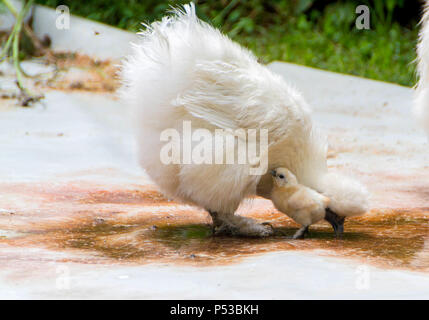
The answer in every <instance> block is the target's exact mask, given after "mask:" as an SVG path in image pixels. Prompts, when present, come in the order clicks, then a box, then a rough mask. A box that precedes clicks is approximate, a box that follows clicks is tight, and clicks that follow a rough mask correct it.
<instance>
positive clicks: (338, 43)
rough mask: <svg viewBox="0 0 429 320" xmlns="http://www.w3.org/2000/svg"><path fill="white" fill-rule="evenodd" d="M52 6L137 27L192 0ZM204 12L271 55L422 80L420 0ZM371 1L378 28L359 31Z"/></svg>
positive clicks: (52, 0) (247, 3)
mask: <svg viewBox="0 0 429 320" xmlns="http://www.w3.org/2000/svg"><path fill="white" fill-rule="evenodd" d="M36 2H38V3H41V4H45V5H48V6H51V7H56V6H57V5H60V4H65V5H67V6H69V8H70V11H71V13H73V14H77V15H81V16H84V17H87V18H89V19H94V20H98V21H102V22H104V23H108V24H111V25H115V26H118V27H120V28H124V29H128V30H132V31H136V30H138V29H139V28H140V26H141V25H140V22H142V21H144V22H150V21H153V20H156V19H159V18H160V17H162V16H163V15H164V14H165V12H166V11H168V10H170V8H171V6H172V5H173V6H174V5H177V4H183V3H187V2H189V1H166V0H130V1H120V0H87V1H86V2H80V1H73V0H63V1H57V0H37V1H36ZM194 2H196V4H197V11H198V12H197V13H198V15H199V17H200V18H202V19H203V20H206V21H208V22H210V23H211V24H213V25H214V26H216V27H218V28H221V29H222V31H223V32H225V33H227V34H228V35H229V36H230V37H231V38H233V39H234V40H236V41H238V42H240V43H241V44H243V45H245V46H247V47H249V48H250V49H252V50H253V51H254V52H255V53H256V54H257V55H258V56H260V57H261V58H262V59H263V60H264V61H265V62H269V61H273V60H284V61H290V62H294V63H299V64H304V65H308V66H314V67H318V68H322V69H328V70H332V71H337V72H342V73H350V74H355V75H359V76H364V77H368V78H373V79H378V80H384V81H391V82H397V83H399V84H403V85H409V86H411V85H413V84H414V83H415V71H414V70H415V67H414V64H413V63H412V62H413V61H414V59H415V49H414V48H415V45H416V41H417V21H418V20H419V15H420V6H421V1H417V0H414V1H412V0H407V1H406V3H405V0H384V1H381V0H348V1H322V0H319V1H315V0H229V1H226V0H219V1H194ZM360 4H366V5H368V6H369V8H370V12H371V29H370V30H357V29H356V28H355V19H356V17H357V14H356V13H355V9H356V7H357V6H358V5H360Z"/></svg>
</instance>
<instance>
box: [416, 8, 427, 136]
mask: <svg viewBox="0 0 429 320" xmlns="http://www.w3.org/2000/svg"><path fill="white" fill-rule="evenodd" d="M417 61H418V65H417V72H418V75H419V82H418V84H417V87H416V94H415V100H414V113H415V116H416V118H417V120H418V121H419V122H420V124H421V125H422V126H423V127H424V128H425V130H426V133H427V134H428V136H429V1H426V2H425V8H424V14H423V18H422V28H421V30H420V41H419V43H418V45H417Z"/></svg>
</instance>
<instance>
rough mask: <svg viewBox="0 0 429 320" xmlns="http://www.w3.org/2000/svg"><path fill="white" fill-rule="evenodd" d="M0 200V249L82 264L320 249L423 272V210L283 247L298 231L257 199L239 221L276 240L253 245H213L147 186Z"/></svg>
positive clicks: (85, 188)
mask: <svg viewBox="0 0 429 320" xmlns="http://www.w3.org/2000/svg"><path fill="white" fill-rule="evenodd" d="M0 192H2V195H3V196H5V197H3V199H15V201H14V204H15V205H12V203H5V201H4V200H3V201H1V202H0V206H1V207H2V208H4V207H5V206H6V205H8V208H6V209H7V210H6V209H4V210H3V212H0V229H3V230H13V231H14V232H16V233H17V234H18V236H15V237H0V244H7V245H10V246H15V247H43V248H48V249H51V250H58V251H61V252H76V251H77V252H79V253H82V254H83V255H84V257H85V261H86V262H87V263H103V262H105V261H108V262H117V263H137V264H141V263H148V262H171V263H176V264H177V263H186V264H197V265H209V264H225V263H231V262H235V261H238V260H239V259H240V258H242V257H246V256H251V255H255V254H261V253H264V252H272V251H279V250H317V249H321V250H326V253H327V254H329V255H336V256H340V257H350V258H354V259H359V260H362V261H365V263H374V264H376V265H382V266H386V267H395V268H406V269H413V270H419V271H429V257H428V255H429V253H428V250H429V229H428V228H429V208H420V209H414V210H410V209H401V208H396V209H379V210H373V211H372V212H371V213H369V214H368V215H366V216H364V217H359V218H353V219H349V220H347V222H346V225H345V228H346V233H345V235H344V238H343V239H342V240H336V239H335V238H334V234H333V232H332V230H331V227H330V226H329V225H327V224H326V223H320V224H317V225H314V226H312V228H311V235H310V237H309V238H308V239H306V240H302V241H299V240H291V239H289V237H290V236H291V235H293V233H294V232H295V231H296V229H297V227H298V226H297V225H296V224H295V223H294V222H293V221H292V220H290V219H289V218H287V217H286V216H284V215H283V214H281V213H279V212H277V211H276V210H275V209H274V208H273V207H272V205H271V203H270V202H269V201H266V200H262V199H256V200H254V201H253V205H252V206H250V205H248V206H245V207H244V208H242V209H241V211H240V213H241V214H243V215H246V216H249V217H253V218H255V219H257V220H259V221H261V222H262V221H267V222H270V223H272V225H273V226H274V227H275V229H276V235H275V236H274V237H270V238H266V239H252V238H231V237H213V236H212V233H211V225H210V223H211V220H210V218H209V216H208V214H207V213H206V212H205V211H204V210H201V209H198V208H195V207H191V206H186V205H182V204H178V203H175V202H172V201H168V200H167V199H166V198H164V197H163V196H162V195H161V194H160V193H159V192H158V191H157V189H156V187H154V186H135V188H128V189H126V188H118V187H107V188H106V187H102V186H100V185H96V184H84V183H74V184H69V185H56V184H53V185H43V186H42V185H37V184H36V185H31V184H26V185H2V186H0ZM21 201H23V202H21ZM19 203H21V206H20V205H18V204H19ZM29 204H31V205H29Z"/></svg>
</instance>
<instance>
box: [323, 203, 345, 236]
mask: <svg viewBox="0 0 429 320" xmlns="http://www.w3.org/2000/svg"><path fill="white" fill-rule="evenodd" d="M325 220H326V221H328V222H329V223H330V224H331V226H332V228H334V231H335V236H336V237H337V238H341V237H342V235H343V233H344V220H345V217H340V216H338V215H337V214H336V213H335V212H333V211H331V210H330V209H329V208H326V214H325Z"/></svg>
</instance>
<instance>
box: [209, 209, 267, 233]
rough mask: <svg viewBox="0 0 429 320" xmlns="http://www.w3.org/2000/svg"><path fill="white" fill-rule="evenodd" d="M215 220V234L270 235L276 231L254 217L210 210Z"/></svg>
mask: <svg viewBox="0 0 429 320" xmlns="http://www.w3.org/2000/svg"><path fill="white" fill-rule="evenodd" d="M209 213H210V215H211V217H212V220H213V229H214V234H216V235H222V234H228V235H233V236H244V237H268V236H270V235H272V234H273V233H274V230H273V228H272V227H271V226H270V225H264V224H260V223H258V222H256V221H255V220H253V219H250V218H246V217H242V216H238V215H234V214H225V213H222V214H220V213H217V212H213V211H209Z"/></svg>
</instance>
